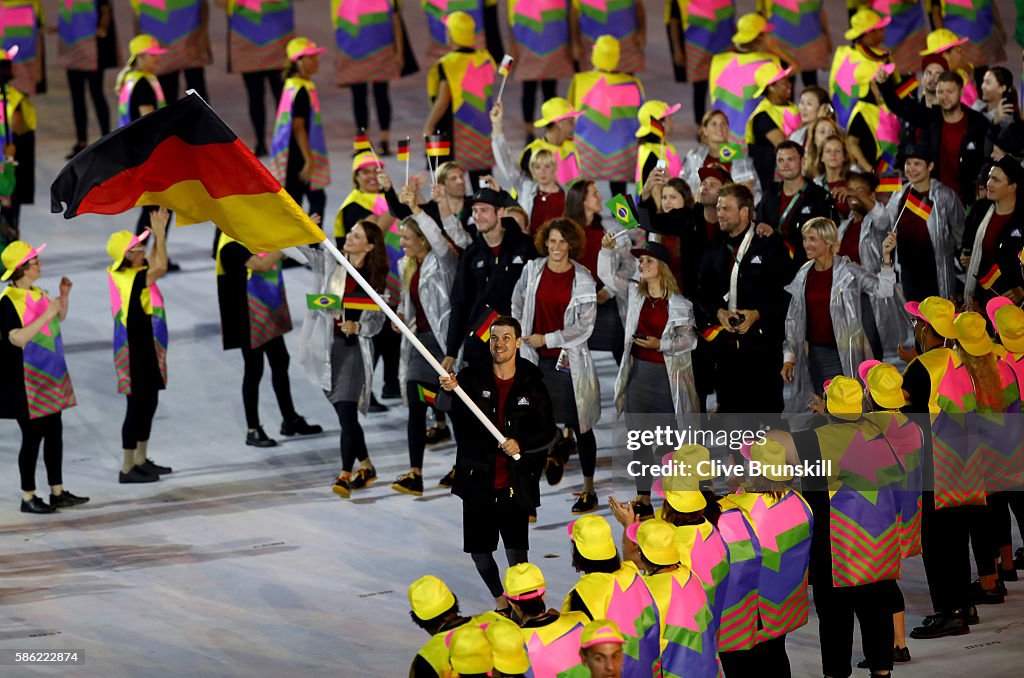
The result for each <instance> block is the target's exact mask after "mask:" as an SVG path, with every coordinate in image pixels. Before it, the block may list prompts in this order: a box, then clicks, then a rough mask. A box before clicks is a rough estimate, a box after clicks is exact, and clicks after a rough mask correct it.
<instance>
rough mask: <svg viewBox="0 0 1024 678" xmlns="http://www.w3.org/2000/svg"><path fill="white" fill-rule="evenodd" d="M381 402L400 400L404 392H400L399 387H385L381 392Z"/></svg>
mask: <svg viewBox="0 0 1024 678" xmlns="http://www.w3.org/2000/svg"><path fill="white" fill-rule="evenodd" d="M380 397H381V400H399V399H401V397H402V392H401V391H400V390H398V387H397V386H385V387H384V388H382V389H381V391H380Z"/></svg>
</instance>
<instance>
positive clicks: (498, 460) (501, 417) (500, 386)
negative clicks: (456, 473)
mask: <svg viewBox="0 0 1024 678" xmlns="http://www.w3.org/2000/svg"><path fill="white" fill-rule="evenodd" d="M514 381H515V379H514V378H513V379H499V378H498V377H495V378H494V386H495V390H496V391H497V393H496V394H495V395H496V396H497V398H498V430H500V431H504V430H505V399H506V398H508V392H509V391H510V390H511V389H512V382H514ZM496 454H497V457H495V459H494V489H496V490H503V489H505V488H506V487H510V486H511V484H512V479H511V473H512V472H511V461H510V460H509V457H508V455H507V454H505V453H504V452H502V451H501V450H498V451H497V452H496Z"/></svg>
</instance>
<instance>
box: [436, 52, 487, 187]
mask: <svg viewBox="0 0 1024 678" xmlns="http://www.w3.org/2000/svg"><path fill="white" fill-rule="evenodd" d="M442 71H443V72H444V76H445V80H446V81H447V82H448V87H449V90H450V92H451V97H452V103H451V111H452V136H453V139H452V142H453V146H454V156H455V158H456V159H457V160H458V161H459V162H460V163H461V164H462V165H463V166H465V168H466V169H467V170H469V171H475V170H483V169H489V168H491V167H493V166H494V153H493V152H492V151H491V118H490V110H491V106H492V105H493V101H492V99H491V97H492V94H493V90H494V76H495V74H496V73H497V66H496V65H495V64H494V59H492V58H491V55H490V54H488V53H487V51H486V50H482V49H478V50H476V51H474V52H462V51H458V50H456V51H452V52H448V53H447V54H445V55H444V56H443V57H441V59H440V60H439V61H438V62H437V63H436V64H434V67H433V68H431V69H430V73H428V75H427V96H429V97H430V99H431V101H433V100H434V98H436V97H437V94H438V90H439V89H440V86H441V72H442Z"/></svg>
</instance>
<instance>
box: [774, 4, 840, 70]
mask: <svg viewBox="0 0 1024 678" xmlns="http://www.w3.org/2000/svg"><path fill="white" fill-rule="evenodd" d="M821 5H822V2H821V0H768V2H767V10H768V16H767V19H768V23H770V24H771V25H773V26H775V29H774V30H773V31H772V37H773V38H775V39H776V40H778V41H779V42H780V43H782V45H783V47H784V48H786V49H787V50H788V51H789V53H791V54H799V55H800V68H801V69H803V70H808V69H810V70H814V69H818V68H828V63H829V56H830V52H829V49H828V41H827V40H826V39H825V31H824V28H823V27H822V25H821Z"/></svg>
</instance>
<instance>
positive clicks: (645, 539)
mask: <svg viewBox="0 0 1024 678" xmlns="http://www.w3.org/2000/svg"><path fill="white" fill-rule="evenodd" d="M636 545H637V546H639V547H640V551H641V552H642V553H643V555H644V558H646V559H647V560H648V561H650V562H652V563H654V564H655V565H675V564H676V563H678V562H679V549H678V548H676V528H675V526H673V525H672V524H671V523H667V522H665V521H664V520H661V519H659V518H654V519H652V520H647V521H644V522H642V523H640V527H638V528H637V531H636Z"/></svg>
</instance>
